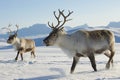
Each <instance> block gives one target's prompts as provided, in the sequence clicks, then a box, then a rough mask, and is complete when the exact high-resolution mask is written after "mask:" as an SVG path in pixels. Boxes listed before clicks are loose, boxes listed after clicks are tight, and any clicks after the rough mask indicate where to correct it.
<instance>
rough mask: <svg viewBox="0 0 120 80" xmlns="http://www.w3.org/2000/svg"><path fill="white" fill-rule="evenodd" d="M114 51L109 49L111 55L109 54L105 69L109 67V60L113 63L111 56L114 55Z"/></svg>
mask: <svg viewBox="0 0 120 80" xmlns="http://www.w3.org/2000/svg"><path fill="white" fill-rule="evenodd" d="M114 54H115V52H114V51H111V55H109V60H108V62H107V64H106V69H109V68H110V62H111V63H112V65H113V56H114Z"/></svg>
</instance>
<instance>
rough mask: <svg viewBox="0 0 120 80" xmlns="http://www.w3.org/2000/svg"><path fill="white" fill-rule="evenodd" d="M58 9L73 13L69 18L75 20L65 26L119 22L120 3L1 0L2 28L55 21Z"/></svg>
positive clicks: (117, 0)
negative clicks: (55, 12) (55, 13)
mask: <svg viewBox="0 0 120 80" xmlns="http://www.w3.org/2000/svg"><path fill="white" fill-rule="evenodd" d="M58 9H65V11H66V12H67V10H71V11H74V13H73V14H72V15H71V16H70V18H72V19H73V20H71V21H69V22H67V23H66V24H65V25H66V26H71V27H74V26H78V25H83V24H88V25H90V26H101V25H107V24H108V23H109V22H110V21H120V0H0V27H5V26H7V25H8V24H18V25H20V27H28V26H31V25H33V24H36V23H40V24H47V22H48V21H50V22H55V19H54V16H53V11H57V10H58Z"/></svg>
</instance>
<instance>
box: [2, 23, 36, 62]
mask: <svg viewBox="0 0 120 80" xmlns="http://www.w3.org/2000/svg"><path fill="white" fill-rule="evenodd" d="M10 26H11V25H9V26H8V28H4V29H7V30H9V38H8V40H7V43H8V44H12V45H13V46H14V48H15V49H16V50H17V51H18V52H17V56H16V58H15V60H18V56H19V54H20V55H21V60H23V53H26V52H31V57H32V56H33V57H34V58H35V42H34V41H33V40H30V39H23V38H18V37H17V32H18V27H19V26H18V25H16V27H17V30H16V31H14V32H12V31H11V29H10V28H9V27H10ZM12 33H13V34H12Z"/></svg>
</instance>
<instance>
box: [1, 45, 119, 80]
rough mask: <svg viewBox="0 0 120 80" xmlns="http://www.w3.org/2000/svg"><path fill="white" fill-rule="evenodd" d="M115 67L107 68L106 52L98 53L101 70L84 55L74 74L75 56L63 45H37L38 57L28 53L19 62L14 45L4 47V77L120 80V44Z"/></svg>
mask: <svg viewBox="0 0 120 80" xmlns="http://www.w3.org/2000/svg"><path fill="white" fill-rule="evenodd" d="M115 47H116V54H115V56H114V67H111V68H110V69H109V70H106V69H105V64H106V62H107V60H108V58H107V57H106V56H104V55H103V54H102V55H96V63H97V69H98V71H97V72H94V71H93V69H92V67H91V64H90V61H89V59H88V58H81V59H80V61H79V63H78V64H77V66H76V69H75V71H74V73H73V74H70V73H69V72H70V67H71V64H72V58H68V57H67V56H66V54H65V53H63V52H62V51H61V50H60V49H59V48H56V47H37V49H36V58H35V59H32V58H31V57H30V53H26V54H24V61H21V60H20V57H19V60H18V61H17V62H16V61H14V58H15V56H16V52H15V51H14V49H6V50H0V80H120V44H118V43H117V44H116V45H115Z"/></svg>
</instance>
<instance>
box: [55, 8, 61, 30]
mask: <svg viewBox="0 0 120 80" xmlns="http://www.w3.org/2000/svg"><path fill="white" fill-rule="evenodd" d="M58 11H59V14H58V16H56V12H55V11H54V16H55V18H56V19H57V22H58V23H57V25H56V26H55V28H57V27H58V26H59V25H60V23H61V22H62V21H60V16H61V14H60V10H59V9H58Z"/></svg>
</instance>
